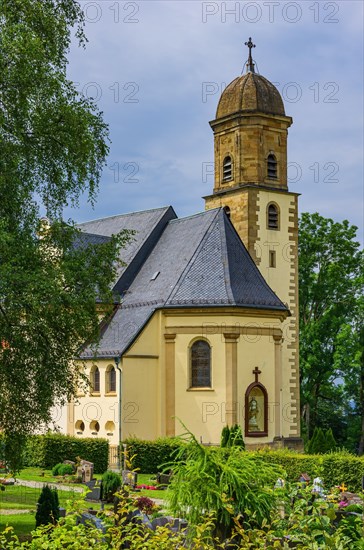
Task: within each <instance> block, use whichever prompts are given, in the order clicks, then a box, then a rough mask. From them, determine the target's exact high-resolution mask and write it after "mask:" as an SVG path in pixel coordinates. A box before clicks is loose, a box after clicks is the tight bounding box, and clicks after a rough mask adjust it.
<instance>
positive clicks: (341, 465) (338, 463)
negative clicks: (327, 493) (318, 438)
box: [321, 450, 364, 492]
mask: <svg viewBox="0 0 364 550" xmlns="http://www.w3.org/2000/svg"><path fill="white" fill-rule="evenodd" d="M321 464H322V479H323V480H324V483H325V487H334V486H338V485H341V483H345V485H346V486H347V487H348V489H349V491H353V492H359V491H360V490H361V479H362V477H363V476H364V458H363V457H358V456H355V455H352V454H350V453H349V452H347V451H345V450H343V451H340V452H335V453H328V454H325V455H323V456H322V458H321Z"/></svg>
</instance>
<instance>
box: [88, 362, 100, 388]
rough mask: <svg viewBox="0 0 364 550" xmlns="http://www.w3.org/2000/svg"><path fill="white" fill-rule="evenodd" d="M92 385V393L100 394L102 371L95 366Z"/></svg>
mask: <svg viewBox="0 0 364 550" xmlns="http://www.w3.org/2000/svg"><path fill="white" fill-rule="evenodd" d="M90 383H91V391H92V393H100V371H99V368H98V367H96V366H95V365H93V367H92V368H91V372H90Z"/></svg>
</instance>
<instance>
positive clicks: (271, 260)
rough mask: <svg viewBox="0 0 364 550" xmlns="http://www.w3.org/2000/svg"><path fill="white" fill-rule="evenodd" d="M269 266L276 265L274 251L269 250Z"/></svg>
mask: <svg viewBox="0 0 364 550" xmlns="http://www.w3.org/2000/svg"><path fill="white" fill-rule="evenodd" d="M269 267H276V251H275V250H270V251H269Z"/></svg>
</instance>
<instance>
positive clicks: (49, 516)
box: [35, 485, 59, 527]
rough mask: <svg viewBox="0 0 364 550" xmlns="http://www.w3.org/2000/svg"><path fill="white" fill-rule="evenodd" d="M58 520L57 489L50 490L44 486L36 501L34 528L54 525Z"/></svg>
mask: <svg viewBox="0 0 364 550" xmlns="http://www.w3.org/2000/svg"><path fill="white" fill-rule="evenodd" d="M58 520H59V500H58V493H57V489H50V488H49V487H48V485H45V486H44V487H43V489H42V492H41V494H40V496H39V499H38V504H37V512H36V515H35V522H36V527H39V525H48V524H49V523H53V524H54V525H55V524H56V523H57V521H58Z"/></svg>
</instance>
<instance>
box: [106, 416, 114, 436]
mask: <svg viewBox="0 0 364 550" xmlns="http://www.w3.org/2000/svg"><path fill="white" fill-rule="evenodd" d="M105 431H106V435H108V436H111V435H113V433H114V431H115V423H114V422H113V421H112V420H108V421H107V422H106V424H105Z"/></svg>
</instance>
